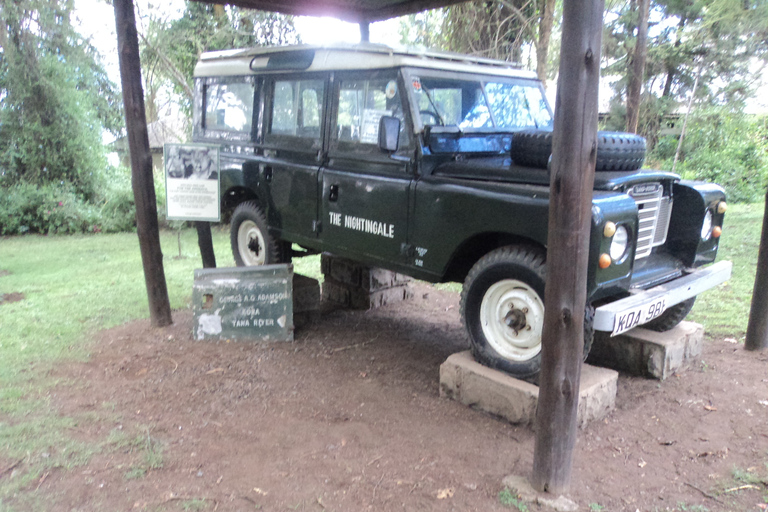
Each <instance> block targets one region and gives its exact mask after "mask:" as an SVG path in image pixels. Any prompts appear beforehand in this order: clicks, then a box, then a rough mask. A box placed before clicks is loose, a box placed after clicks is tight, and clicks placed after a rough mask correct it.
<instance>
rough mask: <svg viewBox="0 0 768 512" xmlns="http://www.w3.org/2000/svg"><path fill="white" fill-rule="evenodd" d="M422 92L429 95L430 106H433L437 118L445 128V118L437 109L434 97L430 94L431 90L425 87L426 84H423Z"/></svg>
mask: <svg viewBox="0 0 768 512" xmlns="http://www.w3.org/2000/svg"><path fill="white" fill-rule="evenodd" d="M421 90H422V91H424V93H425V94H426V95H427V99H428V100H429V104H430V105H432V109H433V110H434V111H435V115H436V116H437V119H438V120H439V121H440V124H441V125H442V126H445V121H444V120H443V116H441V115H440V111H439V110H438V108H437V104H435V102H434V101H433V100H432V95H431V94H429V89H428V88H426V87H425V86H424V84H421Z"/></svg>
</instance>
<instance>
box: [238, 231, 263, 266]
mask: <svg viewBox="0 0 768 512" xmlns="http://www.w3.org/2000/svg"><path fill="white" fill-rule="evenodd" d="M237 249H238V251H240V258H242V260H243V263H245V264H246V265H247V266H249V267H250V266H255V265H264V263H266V260H267V244H266V243H265V242H264V235H263V234H262V232H261V230H260V229H259V226H257V225H256V223H255V222H253V221H252V220H246V221H244V222H243V223H242V224H240V227H239V228H237Z"/></svg>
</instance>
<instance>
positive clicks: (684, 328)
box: [587, 322, 704, 380]
mask: <svg viewBox="0 0 768 512" xmlns="http://www.w3.org/2000/svg"><path fill="white" fill-rule="evenodd" d="M703 344H704V327H702V326H701V325H700V324H696V323H693V322H681V323H680V324H679V325H678V326H677V327H675V328H674V329H672V330H669V331H666V332H655V331H650V330H647V329H642V328H637V329H632V330H631V331H628V332H626V333H624V334H620V335H619V336H614V337H613V338H612V337H610V335H609V334H608V333H607V332H596V333H595V340H594V342H593V344H592V350H591V351H590V353H589V359H587V361H588V362H589V363H591V364H596V365H600V366H606V367H608V368H613V369H614V370H619V371H623V372H627V373H630V374H633V375H640V376H644V377H652V378H655V379H660V380H663V379H666V378H667V377H669V376H670V375H672V374H673V373H675V372H676V371H678V370H680V369H682V368H684V367H686V366H690V365H692V364H695V363H696V362H697V361H698V359H699V357H700V356H701V351H702V349H703Z"/></svg>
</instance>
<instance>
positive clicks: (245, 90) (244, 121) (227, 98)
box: [204, 81, 254, 133]
mask: <svg viewBox="0 0 768 512" xmlns="http://www.w3.org/2000/svg"><path fill="white" fill-rule="evenodd" d="M253 96H254V84H253V81H243V82H227V83H210V84H207V85H206V86H205V121H204V123H205V124H204V126H205V129H206V130H214V131H228V132H243V133H251V125H252V123H253Z"/></svg>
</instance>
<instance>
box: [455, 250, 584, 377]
mask: <svg viewBox="0 0 768 512" xmlns="http://www.w3.org/2000/svg"><path fill="white" fill-rule="evenodd" d="M545 282H546V262H545V257H544V252H543V251H542V250H540V249H537V248H534V247H529V246H508V247H502V248H500V249H496V250H495V251H492V252H490V253H488V254H486V255H485V256H483V257H482V258H480V260H478V262H477V263H476V264H475V265H474V266H473V267H472V270H470V272H469V274H468V275H467V279H466V280H465V281H464V288H463V290H462V293H461V319H462V322H463V323H464V327H465V329H466V330H467V333H468V334H469V341H470V347H471V350H472V354H473V356H474V357H475V359H476V360H477V361H479V362H480V363H482V364H484V365H486V366H489V367H491V368H496V369H498V370H502V371H505V372H507V373H509V374H510V375H512V376H513V377H517V378H521V379H531V378H533V377H535V376H536V375H537V374H538V373H539V370H540V369H541V329H542V328H543V325H544V317H543V314H544V286H545ZM502 313H506V314H505V316H504V318H503V319H502V317H501V314H502ZM593 320H594V308H592V307H588V308H587V309H586V311H585V315H584V358H585V359H586V357H587V355H588V354H589V349H590V348H591V347H592V339H593V336H594V325H593Z"/></svg>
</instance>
